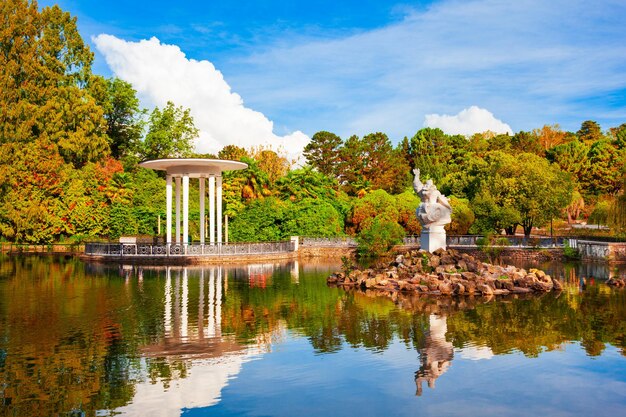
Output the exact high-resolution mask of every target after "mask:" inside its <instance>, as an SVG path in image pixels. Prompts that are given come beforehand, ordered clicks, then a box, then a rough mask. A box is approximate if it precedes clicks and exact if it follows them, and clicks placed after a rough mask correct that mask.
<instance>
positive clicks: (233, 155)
mask: <svg viewBox="0 0 626 417" xmlns="http://www.w3.org/2000/svg"><path fill="white" fill-rule="evenodd" d="M217 157H218V158H220V159H230V160H231V161H241V159H242V158H244V157H246V158H250V154H249V152H248V151H247V150H245V149H244V148H241V147H239V146H237V145H226V146H224V147H223V148H222V149H221V150H220V151H219V152H218V153H217Z"/></svg>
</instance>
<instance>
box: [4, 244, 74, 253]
mask: <svg viewBox="0 0 626 417" xmlns="http://www.w3.org/2000/svg"><path fill="white" fill-rule="evenodd" d="M0 251H1V252H2V253H8V254H50V255H56V254H77V253H82V251H83V245H82V244H77V243H49V244H41V245H35V244H29V243H11V242H2V243H1V246H0Z"/></svg>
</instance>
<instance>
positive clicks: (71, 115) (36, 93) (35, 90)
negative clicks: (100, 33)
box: [0, 0, 109, 167]
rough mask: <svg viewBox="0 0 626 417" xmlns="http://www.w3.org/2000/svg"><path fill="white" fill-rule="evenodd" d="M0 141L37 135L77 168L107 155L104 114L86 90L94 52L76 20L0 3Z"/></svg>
mask: <svg viewBox="0 0 626 417" xmlns="http://www.w3.org/2000/svg"><path fill="white" fill-rule="evenodd" d="M0 19H1V20H2V21H3V22H5V24H3V25H2V29H1V30H0V51H1V52H2V53H0V90H1V91H2V94H1V95H0V126H1V130H0V143H8V142H29V141H34V140H36V139H37V138H40V137H46V138H47V140H49V141H51V142H53V143H55V144H57V145H58V152H59V153H60V154H61V156H62V157H63V158H64V160H65V161H66V162H68V163H71V164H73V165H74V166H75V167H80V166H82V165H84V164H85V163H87V162H89V161H97V160H100V159H102V158H105V157H106V156H107V154H108V152H109V147H108V142H107V137H106V135H105V120H104V118H103V111H102V109H101V108H100V107H99V106H98V105H97V103H96V101H95V100H94V98H93V97H92V96H91V95H90V94H89V92H88V91H87V90H86V89H85V86H86V85H87V83H88V82H89V79H90V77H91V62H92V60H93V54H92V52H91V51H90V50H89V48H88V47H87V46H86V45H85V44H84V42H83V40H82V38H81V37H80V35H79V33H78V29H77V26H76V18H73V17H71V16H70V14H69V13H67V12H63V11H62V10H61V9H60V8H59V7H58V6H53V7H48V8H44V9H43V10H42V11H41V12H39V11H38V9H37V4H36V3H35V2H32V3H31V2H28V1H26V0H8V1H5V2H2V4H1V5H0Z"/></svg>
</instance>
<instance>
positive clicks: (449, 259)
mask: <svg viewBox="0 0 626 417" xmlns="http://www.w3.org/2000/svg"><path fill="white" fill-rule="evenodd" d="M441 263H442V264H443V265H456V262H454V258H453V257H452V256H450V255H448V254H445V255H443V256H442V257H441Z"/></svg>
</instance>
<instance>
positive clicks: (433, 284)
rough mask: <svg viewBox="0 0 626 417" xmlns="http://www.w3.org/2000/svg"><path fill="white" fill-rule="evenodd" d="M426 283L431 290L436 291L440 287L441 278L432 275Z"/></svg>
mask: <svg viewBox="0 0 626 417" xmlns="http://www.w3.org/2000/svg"><path fill="white" fill-rule="evenodd" d="M426 285H427V286H428V289H429V290H430V291H435V290H436V289H438V288H439V280H438V279H437V278H433V277H430V278H429V279H428V282H427V283H426Z"/></svg>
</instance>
